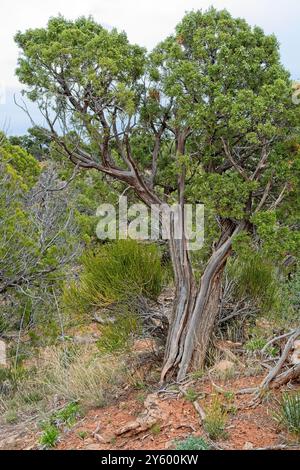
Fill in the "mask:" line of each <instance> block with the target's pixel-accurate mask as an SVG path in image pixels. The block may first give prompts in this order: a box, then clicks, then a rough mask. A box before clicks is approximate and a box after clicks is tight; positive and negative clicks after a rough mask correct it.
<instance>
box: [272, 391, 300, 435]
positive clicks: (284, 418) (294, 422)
mask: <svg viewBox="0 0 300 470" xmlns="http://www.w3.org/2000/svg"><path fill="white" fill-rule="evenodd" d="M274 417H275V420H276V421H277V423H278V424H279V425H280V426H284V427H285V428H287V430H288V431H289V432H290V433H292V434H295V435H296V436H298V438H300V393H299V392H298V393H284V394H283V395H282V398H281V401H280V404H279V407H278V409H277V410H276V412H275V414H274Z"/></svg>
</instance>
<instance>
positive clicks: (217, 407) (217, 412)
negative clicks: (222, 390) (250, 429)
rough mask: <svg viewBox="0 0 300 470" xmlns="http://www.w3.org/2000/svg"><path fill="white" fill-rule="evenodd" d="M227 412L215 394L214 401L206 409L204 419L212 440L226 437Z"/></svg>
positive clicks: (206, 429) (205, 427)
mask: <svg viewBox="0 0 300 470" xmlns="http://www.w3.org/2000/svg"><path fill="white" fill-rule="evenodd" d="M226 421H227V412H226V410H225V409H224V407H223V405H222V403H221V401H220V399H219V397H217V396H215V397H214V398H213V400H212V403H211V404H210V406H209V407H208V408H207V410H206V416H205V419H204V423H203V424H204V429H205V431H206V432H207V434H208V435H209V437H210V438H211V439H212V440H217V439H221V438H223V439H225V438H226V437H227V433H226V431H225V426H226Z"/></svg>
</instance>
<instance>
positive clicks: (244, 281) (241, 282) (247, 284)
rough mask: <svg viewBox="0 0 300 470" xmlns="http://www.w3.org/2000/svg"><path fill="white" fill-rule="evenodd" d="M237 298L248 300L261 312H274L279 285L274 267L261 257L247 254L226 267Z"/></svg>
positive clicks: (277, 302) (278, 294)
mask: <svg viewBox="0 0 300 470" xmlns="http://www.w3.org/2000/svg"><path fill="white" fill-rule="evenodd" d="M228 273H229V276H230V278H232V279H233V280H234V281H235V284H236V288H235V290H236V295H237V297H238V298H245V297H246V298H250V299H251V300H252V301H253V302H254V303H255V304H256V305H257V306H258V307H259V308H260V309H261V310H262V311H263V312H265V313H268V314H270V313H271V312H276V311H277V310H278V308H279V306H280V284H279V281H278V279H277V275H276V269H275V267H274V266H273V265H272V264H271V263H270V262H269V261H268V260H266V259H264V258H263V256H262V255H260V254H259V253H255V252H251V253H250V252H248V253H247V256H245V257H244V256H239V257H237V258H236V259H235V260H234V261H233V263H231V264H230V265H229V266H228Z"/></svg>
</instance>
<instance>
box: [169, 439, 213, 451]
mask: <svg viewBox="0 0 300 470" xmlns="http://www.w3.org/2000/svg"><path fill="white" fill-rule="evenodd" d="M175 450H210V446H209V444H208V443H207V442H206V441H205V439H203V437H195V436H189V437H187V438H186V439H184V440H183V441H177V442H176V447H175Z"/></svg>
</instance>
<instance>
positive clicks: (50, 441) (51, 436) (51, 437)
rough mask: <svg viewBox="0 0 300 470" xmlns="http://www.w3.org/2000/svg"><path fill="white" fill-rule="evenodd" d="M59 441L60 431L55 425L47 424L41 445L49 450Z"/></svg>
mask: <svg viewBox="0 0 300 470" xmlns="http://www.w3.org/2000/svg"><path fill="white" fill-rule="evenodd" d="M58 439H59V430H58V429H57V427H56V426H54V425H53V424H47V425H45V427H44V430H43V434H42V435H41V438H40V444H41V445H42V446H43V447H44V448H46V449H49V448H51V447H55V446H56V444H57V442H58Z"/></svg>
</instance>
